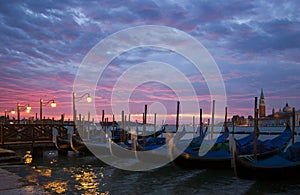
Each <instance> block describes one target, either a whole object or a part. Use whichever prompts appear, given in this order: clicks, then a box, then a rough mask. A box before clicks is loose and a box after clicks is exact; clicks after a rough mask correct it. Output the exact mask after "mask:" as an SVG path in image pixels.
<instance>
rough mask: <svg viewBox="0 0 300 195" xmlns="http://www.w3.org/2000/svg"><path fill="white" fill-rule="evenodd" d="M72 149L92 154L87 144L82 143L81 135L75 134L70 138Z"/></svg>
mask: <svg viewBox="0 0 300 195" xmlns="http://www.w3.org/2000/svg"><path fill="white" fill-rule="evenodd" d="M70 147H71V148H72V150H73V151H74V152H77V153H84V154H90V153H91V152H90V151H89V149H88V148H87V147H86V145H85V142H83V141H82V139H81V138H80V136H79V135H76V134H73V135H72V136H71V137H70Z"/></svg>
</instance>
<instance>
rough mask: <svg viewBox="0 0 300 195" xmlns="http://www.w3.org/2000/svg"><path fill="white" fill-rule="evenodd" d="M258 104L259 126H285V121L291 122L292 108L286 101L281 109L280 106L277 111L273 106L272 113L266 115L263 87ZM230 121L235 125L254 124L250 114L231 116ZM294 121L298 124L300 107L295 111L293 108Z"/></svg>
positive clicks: (299, 122) (299, 124)
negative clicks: (246, 115) (245, 116)
mask: <svg viewBox="0 0 300 195" xmlns="http://www.w3.org/2000/svg"><path fill="white" fill-rule="evenodd" d="M258 106H259V107H258V125H259V126H285V125H286V123H287V122H289V123H290V124H292V114H293V109H292V107H290V106H289V104H288V103H286V104H285V106H284V107H283V108H282V109H281V108H280V109H279V110H278V111H277V112H276V111H275V109H274V108H273V109H272V113H271V114H270V115H266V101H265V96H264V92H263V89H261V93H260V97H259V105H258ZM232 121H233V122H234V123H235V125H237V126H253V124H254V119H253V117H252V116H248V117H247V118H244V117H243V116H238V115H235V116H233V117H232ZM295 121H296V126H300V109H299V110H297V111H296V110H295Z"/></svg>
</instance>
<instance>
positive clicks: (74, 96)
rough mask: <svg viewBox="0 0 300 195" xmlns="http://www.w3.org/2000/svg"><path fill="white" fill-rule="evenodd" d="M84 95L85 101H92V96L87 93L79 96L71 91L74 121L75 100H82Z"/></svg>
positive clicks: (74, 117) (74, 118)
mask: <svg viewBox="0 0 300 195" xmlns="http://www.w3.org/2000/svg"><path fill="white" fill-rule="evenodd" d="M84 97H86V101H87V102H88V103H90V102H92V100H93V99H92V96H91V95H90V94H89V93H85V94H83V95H82V96H80V97H76V93H75V92H73V98H72V99H73V121H74V122H75V121H76V115H77V114H76V100H77V101H80V100H82V99H83V98H84Z"/></svg>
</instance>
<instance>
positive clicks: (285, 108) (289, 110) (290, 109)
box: [282, 103, 292, 112]
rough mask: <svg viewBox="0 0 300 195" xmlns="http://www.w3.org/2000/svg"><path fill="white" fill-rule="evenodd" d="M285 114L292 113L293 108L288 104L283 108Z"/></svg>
mask: <svg viewBox="0 0 300 195" xmlns="http://www.w3.org/2000/svg"><path fill="white" fill-rule="evenodd" d="M282 111H283V112H292V108H291V107H289V104H288V103H286V105H285V107H283V109H282Z"/></svg>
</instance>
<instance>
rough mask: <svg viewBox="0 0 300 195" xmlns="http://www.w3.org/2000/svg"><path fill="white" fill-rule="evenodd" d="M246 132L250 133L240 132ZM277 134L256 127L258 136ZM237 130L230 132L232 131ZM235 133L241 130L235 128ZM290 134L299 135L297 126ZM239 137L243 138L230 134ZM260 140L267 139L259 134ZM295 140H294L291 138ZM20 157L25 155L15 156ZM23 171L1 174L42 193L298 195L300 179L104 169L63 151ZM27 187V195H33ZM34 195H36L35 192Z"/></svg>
mask: <svg viewBox="0 0 300 195" xmlns="http://www.w3.org/2000/svg"><path fill="white" fill-rule="evenodd" d="M242 129H243V130H247V131H251V130H253V128H249V127H247V128H246V127H245V128H242ZM267 129H269V130H271V131H282V130H283V127H280V128H272V129H270V128H265V129H264V128H260V130H261V131H265V130H267ZM238 130H239V129H238V128H236V131H238ZM240 130H241V129H240ZM296 132H300V128H299V127H297V129H296ZM236 136H240V137H242V136H244V135H236ZM260 138H261V139H267V138H272V135H261V136H260ZM295 140H296V141H300V137H299V136H296V137H295ZM19 152H22V153H24V152H25V151H19ZM25 156H26V158H28V166H26V168H24V167H9V168H6V169H7V170H9V171H11V172H14V173H16V174H18V175H19V176H21V177H22V178H24V179H23V180H24V181H23V182H24V185H28V186H40V187H42V188H43V189H44V193H45V194H299V193H300V180H294V179H293V178H291V179H290V180H286V179H284V180H278V181H258V180H242V179H239V178H237V177H236V176H235V175H234V171H233V170H232V169H228V170H212V169H188V168H180V167H177V166H175V165H174V164H173V163H169V164H168V165H166V166H163V167H161V168H158V169H155V170H151V171H144V172H131V171H124V170H120V169H117V168H114V167H112V166H110V165H106V164H105V163H103V162H101V161H100V160H99V159H97V158H96V157H94V156H83V155H79V154H76V153H73V152H69V154H68V156H59V155H58V154H57V151H56V150H52V151H45V152H44V157H43V158H40V159H35V160H33V161H31V160H30V154H29V153H27V154H26V155H25ZM25 189H26V188H25ZM33 189H34V188H28V194H31V193H34V192H35V191H34V190H33ZM36 193H37V194H39V193H40V192H36Z"/></svg>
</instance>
